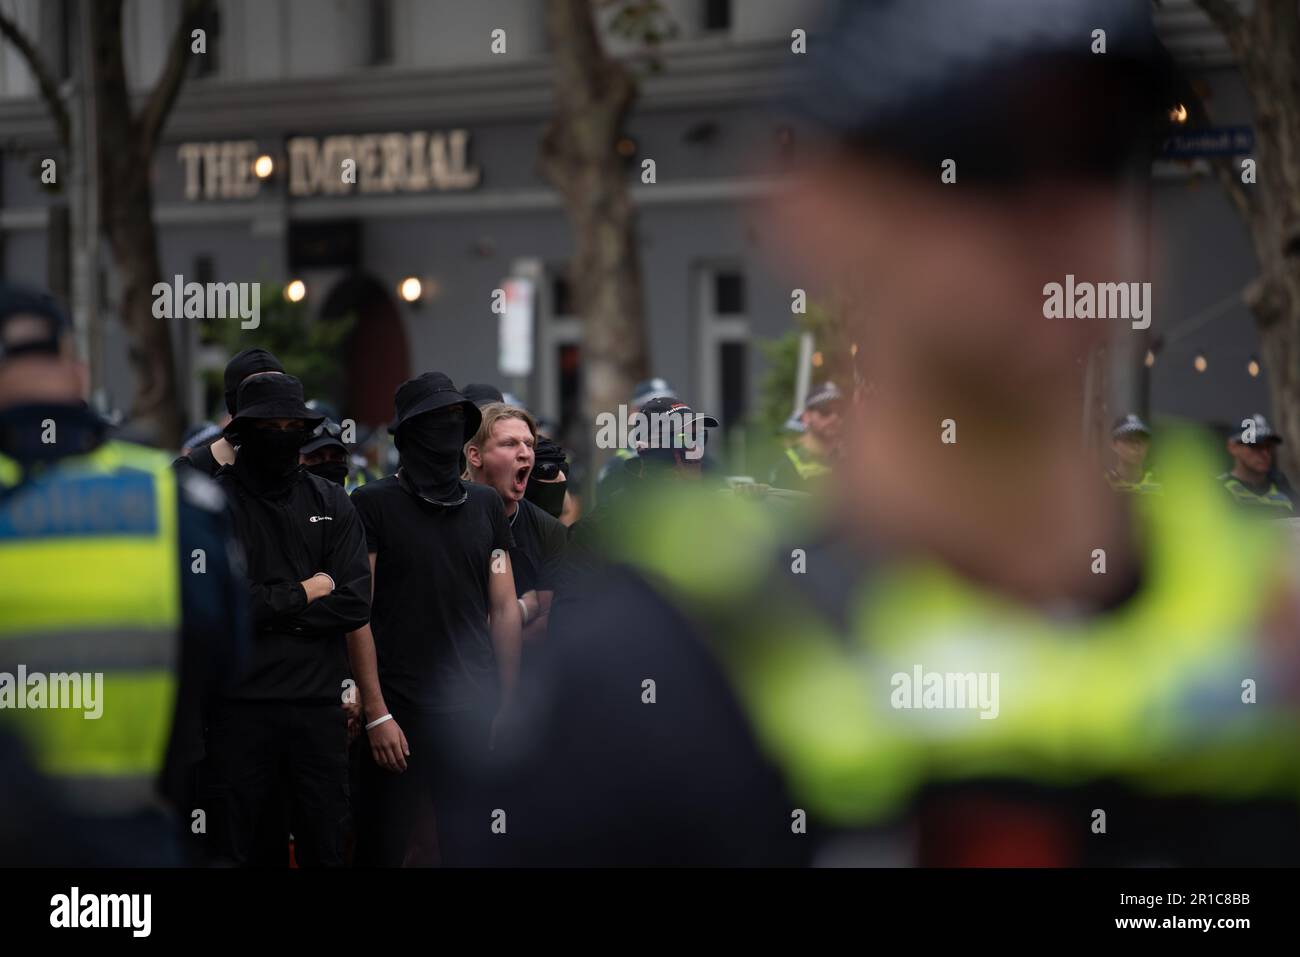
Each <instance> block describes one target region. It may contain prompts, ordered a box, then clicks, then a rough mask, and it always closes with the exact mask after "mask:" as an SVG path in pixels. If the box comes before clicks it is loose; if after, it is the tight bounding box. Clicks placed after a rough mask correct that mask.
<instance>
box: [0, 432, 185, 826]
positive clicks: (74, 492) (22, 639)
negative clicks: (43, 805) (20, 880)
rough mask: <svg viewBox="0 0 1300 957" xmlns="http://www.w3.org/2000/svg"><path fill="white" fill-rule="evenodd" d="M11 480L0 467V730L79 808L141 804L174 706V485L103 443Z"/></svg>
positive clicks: (170, 476) (157, 462)
mask: <svg viewBox="0 0 1300 957" xmlns="http://www.w3.org/2000/svg"><path fill="white" fill-rule="evenodd" d="M18 479H19V472H18V469H17V466H16V465H15V463H13V462H12V461H10V460H7V459H3V458H0V609H2V611H0V725H2V726H3V727H5V729H6V730H8V731H10V732H12V733H15V734H16V735H17V736H18V737H20V738H21V739H23V740H24V741H25V743H26V745H27V749H28V751H29V753H30V757H31V760H32V761H33V763H34V764H35V765H36V767H37V768H38V769H39V770H40V771H41V772H42V773H44V774H46V775H47V776H49V777H50V778H51V779H53V780H55V781H56V782H57V783H58V785H59V786H60V789H61V791H62V792H63V795H64V796H65V798H67V799H68V800H69V801H70V802H71V803H72V804H73V805H74V806H77V807H79V808H80V809H81V810H84V811H86V812H89V813H100V814H109V815H112V814H117V813H128V812H131V811H135V810H139V809H141V808H144V807H148V806H150V805H152V804H154V803H155V801H156V797H155V794H156V790H155V789H156V783H157V779H158V775H159V773H160V771H161V770H162V767H163V762H164V759H165V755H166V751H167V745H168V742H169V740H170V736H171V729H172V715H173V708H174V706H175V697H176V685H177V678H176V675H177V670H178V669H177V664H178V660H179V638H180V634H179V632H180V620H181V609H180V574H181V568H180V561H179V541H178V522H177V500H176V496H177V488H176V476H175V474H174V472H173V471H172V469H171V466H170V463H169V460H168V457H167V456H166V455H164V454H162V453H161V452H157V451H154V450H152V449H147V448H143V447H140V446H135V445H131V444H128V443H124V442H116V441H111V442H106V443H104V444H103V445H101V446H100V447H99V448H97V449H95V450H94V451H92V452H89V453H87V454H85V455H78V456H72V457H69V458H65V459H62V460H59V461H58V462H57V463H56V464H54V465H52V466H51V467H50V468H48V469H46V470H44V471H41V472H39V473H37V474H35V475H33V476H32V477H31V478H29V479H28V480H27V481H25V482H23V483H22V484H17V483H18ZM20 674H25V675H26V682H25V685H26V686H25V687H18V686H17V680H18V676H19V675H20ZM97 674H98V675H102V682H100V683H98V684H97V683H96V678H95V676H96V675H97ZM34 676H36V677H34ZM78 676H83V677H81V680H80V681H78V680H77V679H78ZM85 676H89V677H85ZM42 682H43V683H44V694H43V697H38V696H37V693H36V691H37V688H38V686H39V685H40V684H41V683H42ZM5 684H7V685H8V687H5ZM89 698H94V699H95V700H94V701H93V702H92V701H90V700H88V699H89ZM19 703H22V704H24V705H26V707H22V708H19V707H18V706H17V705H18V704H19ZM33 705H39V706H37V707H33ZM52 705H60V706H59V707H52ZM96 712H98V717H93V716H92V715H94V714H95V713H96Z"/></svg>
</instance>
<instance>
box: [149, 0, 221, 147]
mask: <svg viewBox="0 0 1300 957" xmlns="http://www.w3.org/2000/svg"><path fill="white" fill-rule="evenodd" d="M211 5H212V4H211V0H185V6H184V7H183V8H182V9H181V18H180V22H178V23H177V24H176V32H175V33H174V34H173V35H172V42H171V45H170V48H169V49H168V51H167V63H166V65H165V66H164V67H163V71H162V75H161V76H159V77H158V82H157V83H155V84H154V87H153V89H152V90H150V91H149V99H148V100H147V101H146V102H145V105H144V107H143V109H141V111H140V117H139V120H138V122H139V129H140V137H141V140H140V148H141V151H142V153H143V154H144V155H145V156H150V155H152V154H153V148H154V144H155V143H156V142H157V139H158V134H159V133H160V132H161V131H162V126H163V124H164V123H165V122H167V114H168V113H170V112H171V108H172V104H173V103H175V102H176V96H177V94H178V93H180V89H181V82H182V81H183V80H184V79H185V70H186V68H187V67H188V66H189V63H190V59H189V57H190V32H191V31H192V30H193V29H194V28H195V27H197V26H198V25H199V23H200V22H202V18H203V16H204V15H205V14H206V13H207V11H208V9H209V8H210V7H211Z"/></svg>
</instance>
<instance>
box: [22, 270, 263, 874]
mask: <svg viewBox="0 0 1300 957" xmlns="http://www.w3.org/2000/svg"><path fill="white" fill-rule="evenodd" d="M85 391H86V378H85V367H84V365H83V364H82V363H81V362H79V361H78V360H77V359H76V357H75V355H74V353H73V339H72V335H71V328H70V326H69V323H68V321H67V318H66V317H65V315H64V313H63V311H62V310H61V309H60V308H59V307H58V306H57V305H56V304H55V303H54V301H53V299H52V298H50V297H49V296H47V295H45V294H42V293H39V292H37V291H35V290H31V289H26V288H23V287H19V286H15V285H10V284H8V283H4V284H0V608H3V609H4V612H3V614H0V673H3V675H4V678H3V679H0V683H3V684H4V685H5V686H6V687H4V688H0V734H6V735H13V736H16V737H17V738H18V739H19V740H20V741H21V742H22V743H23V744H24V745H25V750H26V755H27V760H28V761H30V762H31V764H33V765H34V766H35V768H36V771H37V772H38V773H39V776H40V779H41V783H40V790H39V791H38V792H33V797H35V795H36V794H38V793H39V794H42V795H44V797H43V798H42V801H43V803H44V806H43V807H42V809H41V811H40V813H39V814H32V815H31V816H30V817H27V818H24V819H22V820H11V821H9V822H8V823H9V824H13V825H15V826H17V827H20V828H23V829H26V833H25V834H23V835H13V834H11V835H10V836H9V839H8V840H0V845H4V846H6V847H8V848H9V849H10V853H17V854H18V855H19V856H20V857H22V858H23V859H24V860H25V861H26V862H27V863H35V864H63V865H71V864H119V865H122V864H144V865H160V864H171V863H177V862H178V861H179V859H180V852H179V850H178V844H177V842H176V833H177V832H176V831H174V830H173V829H172V826H171V824H170V823H169V822H168V818H167V813H166V812H167V809H170V810H174V811H175V812H178V814H179V816H180V818H181V820H180V821H179V823H180V824H181V825H182V827H183V829H184V833H189V832H190V830H191V825H192V824H194V823H196V822H197V823H199V824H203V823H204V822H205V821H206V813H207V811H206V809H205V808H204V806H203V805H201V804H200V803H198V802H197V801H196V800H195V796H194V772H195V768H196V765H197V763H198V761H199V760H200V759H201V757H202V756H203V735H202V724H203V720H204V710H205V706H206V705H207V704H208V703H209V702H210V700H211V699H212V697H214V696H215V695H216V694H217V693H218V692H220V691H221V690H223V689H226V688H228V687H229V686H230V685H231V683H232V682H233V681H234V680H235V678H236V677H237V675H238V673H239V669H240V667H241V665H242V664H243V660H244V657H245V652H246V649H247V641H248V631H247V617H246V609H247V598H246V595H245V592H244V590H243V587H242V583H241V581H240V580H239V576H238V575H237V573H236V571H235V570H234V568H233V567H232V566H234V565H235V564H236V563H238V561H239V554H238V550H237V548H236V547H235V545H234V542H233V539H232V536H231V529H230V516H229V513H228V511H227V509H226V507H225V502H224V498H223V496H222V495H221V492H220V491H219V490H218V489H217V487H216V486H215V485H213V484H212V483H211V482H210V481H208V480H207V479H205V478H202V477H201V476H199V475H197V474H195V473H193V472H191V471H189V470H184V471H183V472H182V473H181V474H176V473H174V472H173V471H172V469H171V467H170V464H169V461H168V457H167V456H166V455H164V454H163V453H161V452H158V451H155V450H153V449H148V448H144V447H141V446H137V445H131V444H128V443H125V442H120V441H115V440H114V439H112V438H110V437H109V435H108V430H107V427H106V425H105V423H104V422H103V420H101V419H100V418H99V417H98V416H96V415H95V414H94V413H93V412H92V411H91V409H90V408H89V407H88V406H87V405H86V403H85V401H84V398H83V396H84V394H85ZM18 669H22V670H23V671H25V672H26V673H27V674H28V676H29V687H28V688H18V687H17V686H16V684H14V683H13V681H14V676H15V673H16V672H18ZM33 675H40V676H42V680H43V681H44V682H45V683H46V686H47V688H48V690H49V693H50V694H51V695H53V691H54V688H55V685H56V683H57V682H56V680H55V676H69V675H70V676H71V678H72V679H73V680H74V681H75V680H76V679H77V678H79V677H80V678H82V679H83V680H88V679H92V677H93V681H94V684H92V685H91V686H90V687H87V688H84V689H83V690H85V691H88V692H94V693H96V694H97V699H98V700H97V703H94V705H93V708H92V702H90V701H88V700H83V701H81V702H80V704H81V705H82V708H81V709H80V710H68V709H67V707H66V706H67V704H68V702H62V701H60V702H56V701H55V700H53V698H50V699H49V700H47V701H45V702H44V705H45V706H43V707H37V708H31V707H28V708H26V709H22V710H16V709H15V704H16V702H15V701H14V700H13V695H14V694H15V693H17V694H23V693H24V692H25V691H28V690H31V687H30V685H31V682H32V681H33V679H32V676H33ZM61 680H66V679H61ZM33 700H34V699H29V700H28V701H27V702H26V703H27V704H28V705H29V706H30V705H31V704H32V703H33ZM92 710H96V711H98V712H99V713H98V714H97V715H95V716H93V718H92V715H91V711H92ZM6 754H7V757H6V758H4V759H3V760H4V764H5V767H4V768H3V769H0V775H2V776H3V777H4V778H5V779H6V781H9V782H10V784H12V785H13V786H15V787H18V786H20V785H18V781H19V780H20V779H21V772H20V771H19V770H18V769H17V768H14V767H12V765H13V763H14V762H15V761H17V760H18V758H17V757H16V756H15V755H16V752H14V751H13V750H11V749H6ZM51 829H54V830H57V831H59V832H62V836H59V835H57V834H52V833H51ZM19 838H21V839H22V840H21V843H22V844H24V845H26V851H25V852H23V851H17V852H15V851H14V847H15V844H16V843H19ZM15 862H16V861H14V860H12V859H11V860H7V861H5V863H15Z"/></svg>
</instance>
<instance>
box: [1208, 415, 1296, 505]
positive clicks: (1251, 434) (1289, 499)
mask: <svg viewBox="0 0 1300 957" xmlns="http://www.w3.org/2000/svg"><path fill="white" fill-rule="evenodd" d="M1281 444H1282V436H1280V435H1278V434H1277V433H1276V432H1274V431H1273V427H1272V426H1271V425H1269V423H1268V420H1267V419H1266V418H1264V417H1263V416H1262V415H1260V414H1258V413H1256V414H1255V415H1252V416H1251V417H1250V418H1248V419H1243V420H1242V425H1241V428H1240V429H1234V430H1233V431H1232V432H1231V433H1229V435H1228V454H1229V455H1231V456H1232V460H1233V465H1232V468H1231V470H1229V471H1227V472H1224V473H1223V474H1222V475H1220V476H1219V483H1220V484H1221V485H1222V486H1223V488H1224V490H1225V491H1227V493H1228V495H1229V496H1230V497H1231V499H1232V501H1233V503H1234V504H1235V505H1237V506H1238V508H1240V509H1242V510H1243V511H1246V512H1250V513H1252V514H1255V515H1260V516H1264V517H1269V518H1291V517H1292V516H1293V515H1294V514H1295V498H1294V496H1293V494H1292V493H1291V485H1290V483H1289V482H1287V480H1286V478H1285V476H1283V475H1282V474H1281V473H1279V472H1278V471H1277V469H1276V462H1277V447H1278V446H1279V445H1281Z"/></svg>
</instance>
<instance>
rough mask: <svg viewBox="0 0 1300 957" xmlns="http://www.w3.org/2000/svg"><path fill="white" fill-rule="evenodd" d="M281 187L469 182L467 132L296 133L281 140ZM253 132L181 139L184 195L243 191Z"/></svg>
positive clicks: (419, 187) (395, 188)
mask: <svg viewBox="0 0 1300 957" xmlns="http://www.w3.org/2000/svg"><path fill="white" fill-rule="evenodd" d="M287 152H288V158H289V169H288V176H289V195H290V196H315V195H317V194H320V193H324V194H326V195H330V196H341V195H346V194H348V193H399V192H400V193H421V192H426V191H428V190H457V189H473V188H474V187H475V186H477V185H478V182H479V177H480V171H479V170H478V169H477V168H476V167H471V166H469V165H468V156H467V154H468V152H469V132H468V131H466V130H451V131H449V132H446V133H425V132H416V133H367V134H364V135H361V136H327V137H325V138H324V139H323V140H322V139H318V138H317V137H314V136H296V137H294V138H293V139H291V140H289V142H288V144H287ZM257 153H258V147H257V143H256V141H254V140H239V141H234V142H224V143H221V142H218V143H182V144H181V146H180V148H179V149H178V150H177V158H178V159H179V160H180V161H181V162H182V163H183V164H185V198H186V199H248V198H249V197H252V196H256V195H257V193H258V190H259V188H260V187H261V180H259V179H257V178H256V177H255V176H254V175H253V172H252V165H253V160H254V159H255V158H256V156H257Z"/></svg>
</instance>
